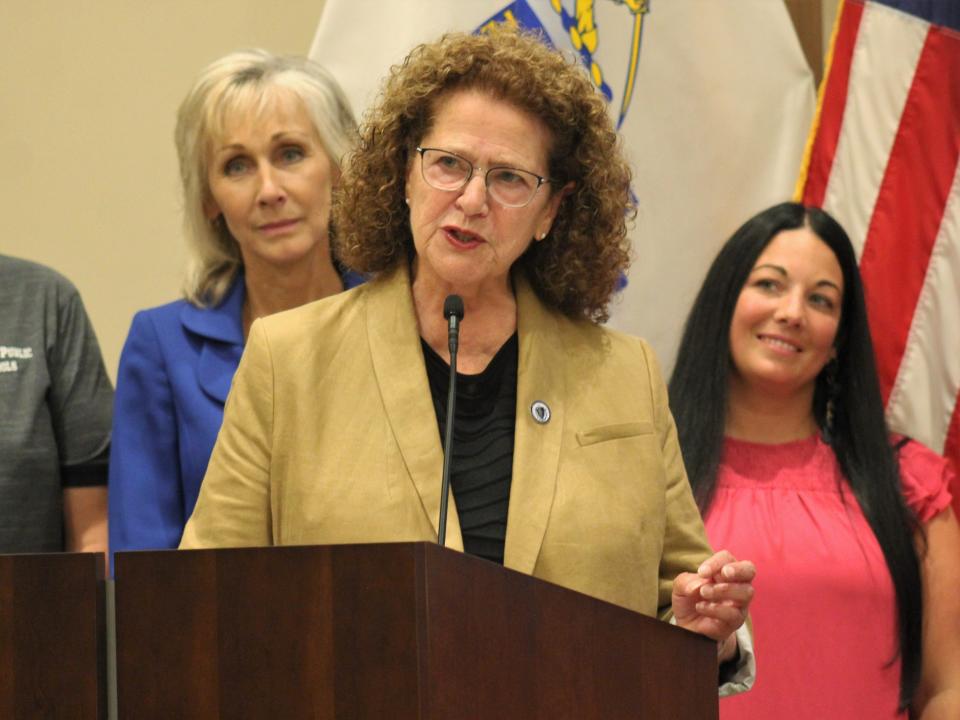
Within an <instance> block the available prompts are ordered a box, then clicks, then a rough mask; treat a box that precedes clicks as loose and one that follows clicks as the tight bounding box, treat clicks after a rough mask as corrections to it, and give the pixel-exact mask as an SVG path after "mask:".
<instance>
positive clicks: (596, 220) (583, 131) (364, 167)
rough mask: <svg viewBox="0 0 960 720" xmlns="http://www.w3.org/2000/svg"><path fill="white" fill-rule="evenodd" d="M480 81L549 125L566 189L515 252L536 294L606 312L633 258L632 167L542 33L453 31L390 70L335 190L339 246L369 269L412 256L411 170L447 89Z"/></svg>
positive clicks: (601, 106) (591, 98)
mask: <svg viewBox="0 0 960 720" xmlns="http://www.w3.org/2000/svg"><path fill="white" fill-rule="evenodd" d="M468 89H469V90H480V91H482V92H486V93H488V94H490V95H491V96H492V97H494V98H496V99H498V100H504V101H506V102H509V103H510V104H512V105H514V106H516V107H518V108H520V109H522V110H525V111H527V112H529V113H532V114H533V115H534V116H535V117H537V118H539V119H540V120H541V121H542V122H543V123H544V124H545V125H546V127H547V128H548V129H549V130H550V133H551V136H552V143H553V144H552V147H551V148H550V158H549V165H548V167H549V173H550V177H551V179H553V180H555V181H556V182H553V183H551V184H550V185H549V186H548V187H549V188H550V191H551V192H560V188H562V187H564V185H566V184H567V183H568V182H570V181H572V182H573V183H574V187H573V190H572V191H571V192H570V194H569V196H568V197H566V198H564V200H563V202H562V203H561V204H560V209H559V212H558V214H557V217H556V219H555V221H554V223H553V227H552V229H551V233H550V236H549V237H548V239H547V240H545V241H544V242H534V243H531V244H530V247H529V248H528V249H527V251H526V252H525V253H524V254H523V256H522V257H521V258H520V259H519V260H518V261H517V264H518V265H520V266H521V267H522V268H523V269H524V270H525V272H526V274H527V277H528V278H529V280H530V283H531V285H532V286H533V288H534V290H535V291H536V293H537V295H538V296H539V297H540V299H541V300H543V302H545V303H546V304H547V305H549V306H551V307H554V308H556V309H558V310H560V311H561V312H562V313H564V314H565V315H567V316H569V317H573V318H586V319H588V320H592V321H594V322H603V321H605V320H606V319H607V318H608V317H609V313H608V312H607V305H608V304H609V302H610V299H611V297H612V296H613V293H614V291H615V290H616V288H617V284H618V282H619V280H620V277H621V275H622V273H623V272H624V271H625V270H626V269H627V267H628V265H629V263H630V252H629V241H628V239H627V221H628V219H630V218H632V217H633V214H634V209H633V206H632V204H631V202H630V169H629V166H628V165H627V162H626V160H625V159H624V157H623V152H622V148H621V145H620V141H619V138H618V136H617V133H616V131H615V130H614V127H613V123H612V122H611V120H610V116H609V115H608V114H607V107H606V103H605V102H604V100H603V98H602V97H601V96H600V94H599V93H598V92H597V91H596V89H595V88H594V86H593V84H592V83H591V81H590V79H589V78H588V76H587V74H586V73H585V72H584V70H583V69H582V68H581V67H580V66H579V65H578V64H577V62H576V60H575V59H572V58H567V57H565V56H564V55H562V54H561V53H559V52H557V51H555V50H554V49H552V48H549V47H548V46H547V45H545V44H544V43H543V42H542V40H541V39H540V38H539V36H536V35H532V34H529V33H524V32H518V31H516V30H511V29H509V28H506V27H503V26H501V27H497V28H494V29H493V30H491V31H490V32H488V33H486V34H482V35H468V34H464V33H450V34H447V35H444V36H443V37H441V38H440V39H439V40H438V41H436V42H433V43H428V44H424V45H420V46H418V47H416V48H414V49H413V51H412V52H411V53H410V54H409V55H408V56H407V58H406V59H405V60H404V61H403V62H402V63H401V64H399V65H395V66H394V67H393V68H391V70H390V75H389V76H388V77H387V79H386V81H385V83H384V86H383V88H382V90H381V93H380V96H379V100H378V102H377V104H376V105H375V107H373V108H372V109H371V110H370V111H369V112H368V113H367V114H366V115H365V117H364V120H363V123H362V124H361V128H360V141H359V144H358V145H357V146H356V149H355V150H354V151H353V152H352V153H351V154H350V155H348V157H347V159H346V161H345V163H344V168H345V169H344V175H343V177H342V179H341V181H340V183H339V187H338V188H337V190H336V191H335V194H334V210H333V213H334V223H335V226H336V233H335V234H334V238H333V244H334V249H335V252H336V254H337V256H338V257H339V259H340V260H342V261H343V262H344V263H345V264H347V265H348V266H350V267H352V268H354V269H356V270H359V271H361V272H367V273H380V272H386V271H389V270H392V269H394V268H395V267H397V266H398V265H399V263H401V262H408V261H409V260H410V258H412V257H413V253H414V246H413V237H412V235H411V232H410V221H409V212H408V209H407V206H406V204H405V202H404V197H405V178H406V175H407V169H408V167H409V163H410V162H411V161H412V155H413V154H414V153H415V152H416V150H415V148H416V146H417V145H418V143H419V142H420V140H421V139H422V138H423V137H424V136H425V135H426V134H427V132H428V131H429V129H430V125H431V123H432V122H433V118H434V115H435V112H436V109H437V106H438V104H439V102H440V100H441V98H443V97H444V96H445V95H447V94H449V93H451V92H454V91H460V90H468Z"/></svg>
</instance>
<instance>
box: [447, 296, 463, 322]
mask: <svg viewBox="0 0 960 720" xmlns="http://www.w3.org/2000/svg"><path fill="white" fill-rule="evenodd" d="M443 316H444V317H445V318H447V320H449V319H450V318H451V317H456V318H457V320H462V319H463V298H462V297H460V296H459V295H447V299H446V300H444V301H443Z"/></svg>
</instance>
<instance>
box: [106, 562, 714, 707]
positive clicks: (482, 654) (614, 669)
mask: <svg viewBox="0 0 960 720" xmlns="http://www.w3.org/2000/svg"><path fill="white" fill-rule="evenodd" d="M116 606H117V646H118V655H117V673H118V677H117V682H118V693H119V710H120V716H121V717H124V718H126V717H136V718H138V719H143V720H148V719H149V718H171V717H176V718H244V719H246V718H272V719H273V718H284V719H286V718H320V719H325V718H351V719H353V718H356V719H358V720H362V719H364V718H377V719H379V718H391V719H397V720H404V719H405V718H410V719H417V720H447V719H452V718H456V719H457V720H462V719H463V718H474V717H475V718H494V717H495V718H523V719H524V720H528V719H531V718H534V719H535V718H551V719H556V718H577V719H578V720H590V719H591V718H604V719H605V720H611V719H615V718H628V717H629V718H651V719H655V718H671V719H675V718H688V717H689V718H697V720H700V719H703V718H705V719H707V720H709V719H710V718H715V717H716V712H717V696H716V649H715V645H714V644H713V643H711V642H710V641H708V640H706V639H704V638H701V637H699V636H695V635H692V634H690V633H686V632H684V631H682V630H678V629H676V628H672V627H670V626H668V625H666V624H664V623H660V622H657V621H655V620H651V619H649V618H644V617H642V616H640V615H637V614H635V613H632V612H629V611H627V610H624V609H623V608H619V607H615V606H613V605H609V604H607V603H603V602H600V601H597V600H594V599H592V598H589V597H587V596H585V595H581V594H579V593H575V592H572V591H569V590H566V589H563V588H559V587H556V586H553V585H550V584H548V583H543V582H541V581H539V580H535V579H533V578H531V577H528V576H525V575H521V574H519V573H515V572H511V571H508V570H504V569H503V568H501V567H499V566H497V565H493V564H491V563H487V562H485V561H483V560H479V559H477V558H472V557H467V556H464V555H462V554H460V553H455V552H452V551H449V550H445V549H442V548H439V547H437V546H435V545H430V544H425V543H413V544H407V543H404V544H388V545H343V546H329V547H296V548H290V547H287V548H264V549H237V550H198V551H178V552H144V553H121V554H118V555H117V560H116Z"/></svg>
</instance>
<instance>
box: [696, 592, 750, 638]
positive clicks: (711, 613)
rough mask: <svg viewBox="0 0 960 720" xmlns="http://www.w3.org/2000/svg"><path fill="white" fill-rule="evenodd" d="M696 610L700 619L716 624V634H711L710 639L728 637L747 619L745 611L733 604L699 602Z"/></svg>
mask: <svg viewBox="0 0 960 720" xmlns="http://www.w3.org/2000/svg"><path fill="white" fill-rule="evenodd" d="M696 608H697V613H698V614H699V615H700V617H701V618H709V619H711V620H713V621H714V622H715V623H716V627H717V631H716V634H714V633H711V636H712V637H717V638H722V637H724V636H726V635H729V634H730V633H732V632H734V631H735V630H737V628H739V627H740V626H741V625H743V623H744V621H745V620H746V619H747V611H746V610H745V609H744V608H742V607H739V606H736V605H733V604H727V603H716V602H707V601H701V602H698V603H697V605H696Z"/></svg>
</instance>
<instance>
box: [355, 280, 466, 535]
mask: <svg viewBox="0 0 960 720" xmlns="http://www.w3.org/2000/svg"><path fill="white" fill-rule="evenodd" d="M367 293H368V294H367V298H368V299H367V308H366V323H367V334H368V341H369V344H370V355H371V357H372V358H373V368H374V373H376V380H377V384H378V385H379V387H380V394H381V397H382V398H383V405H384V408H385V410H386V413H387V419H388V422H389V423H390V427H391V430H392V431H393V435H394V437H395V438H396V440H397V444H398V445H399V446H400V453H401V455H402V456H403V461H404V464H405V465H406V467H407V471H408V473H409V475H410V478H411V480H412V482H413V484H414V486H415V487H416V490H417V493H418V494H419V496H420V502H421V504H422V506H423V511H424V513H426V515H427V517H428V518H429V520H430V524H431V525H432V526H433V529H434V531H435V532H436V531H437V530H438V529H439V526H440V517H439V516H440V483H441V480H442V474H443V448H442V446H441V443H440V433H439V431H438V430H437V415H436V412H435V411H434V409H433V401H432V399H431V396H430V386H429V384H428V383H427V371H426V367H425V365H424V362H423V351H422V349H421V347H420V333H419V327H418V324H417V318H416V313H415V312H414V307H413V295H412V293H411V291H410V276H409V271H408V269H407V267H406V265H402V266H401V267H400V268H399V269H397V270H396V271H394V272H393V273H392V274H390V275H389V276H385V277H380V278H378V279H376V280H374V281H373V282H371V283H369V284H368V290H367ZM448 503H449V504H448V508H447V537H446V545H447V547H449V548H453V549H455V550H460V551H462V550H463V538H462V536H461V533H460V521H459V518H458V516H457V509H456V505H455V504H454V501H453V490H452V489H451V491H450V495H449V500H448Z"/></svg>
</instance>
